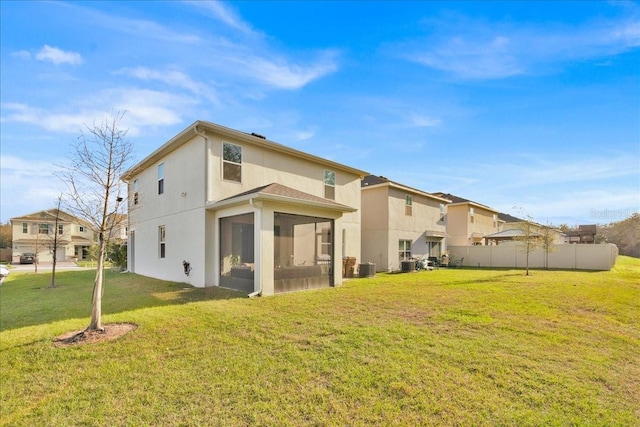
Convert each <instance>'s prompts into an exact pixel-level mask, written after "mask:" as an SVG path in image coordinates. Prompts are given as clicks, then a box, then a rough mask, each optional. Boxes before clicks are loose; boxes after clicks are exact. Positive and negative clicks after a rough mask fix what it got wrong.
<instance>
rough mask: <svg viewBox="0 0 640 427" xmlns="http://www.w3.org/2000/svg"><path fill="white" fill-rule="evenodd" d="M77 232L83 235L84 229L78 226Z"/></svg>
mask: <svg viewBox="0 0 640 427" xmlns="http://www.w3.org/2000/svg"><path fill="white" fill-rule="evenodd" d="M78 231H79V232H80V233H84V227H83V226H82V225H79V226H78Z"/></svg>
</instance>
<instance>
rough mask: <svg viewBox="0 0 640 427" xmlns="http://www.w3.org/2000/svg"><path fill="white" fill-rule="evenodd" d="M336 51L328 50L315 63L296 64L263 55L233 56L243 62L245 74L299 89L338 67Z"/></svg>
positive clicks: (237, 60) (269, 83) (273, 84)
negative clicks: (263, 56)
mask: <svg viewBox="0 0 640 427" xmlns="http://www.w3.org/2000/svg"><path fill="white" fill-rule="evenodd" d="M334 56H335V54H334V53H331V52H327V53H325V54H324V55H322V58H320V59H319V60H318V61H316V63H315V64H311V65H296V64H291V63H288V62H287V61H285V60H280V61H277V62H274V61H271V60H267V59H265V58H262V57H258V56H253V57H245V56H242V55H239V56H236V57H235V58H233V61H234V62H237V63H239V64H241V66H242V67H241V71H242V73H243V74H245V75H247V76H249V77H252V78H255V79H257V80H260V81H262V82H264V83H267V84H268V85H270V86H274V87H276V88H279V89H299V88H301V87H303V86H305V85H306V84H308V83H309V82H311V81H313V80H317V79H319V78H321V77H324V76H325V75H327V74H330V73H333V72H334V71H336V70H337V69H338V67H337V65H336V63H335V61H334Z"/></svg>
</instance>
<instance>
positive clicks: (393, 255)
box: [357, 185, 446, 271]
mask: <svg viewBox="0 0 640 427" xmlns="http://www.w3.org/2000/svg"><path fill="white" fill-rule="evenodd" d="M407 195H411V196H412V197H413V204H412V215H406V213H405V207H406V196H407ZM440 203H441V201H439V200H437V199H433V198H430V197H426V196H424V195H421V194H419V193H414V192H408V191H405V190H402V189H399V188H395V187H391V186H388V185H381V186H373V187H364V188H362V261H361V260H358V261H357V262H373V263H375V264H376V270H377V271H394V270H399V269H400V261H399V257H398V253H399V252H398V242H399V241H400V240H410V241H411V242H412V243H411V252H412V256H414V257H418V256H428V253H427V252H428V249H427V243H426V242H427V237H426V231H427V230H429V231H437V232H441V233H444V232H445V228H446V227H445V223H444V221H443V220H442V219H443V218H442V215H441V213H440ZM441 247H442V251H444V250H445V249H446V243H445V242H444V240H443V241H442V243H441Z"/></svg>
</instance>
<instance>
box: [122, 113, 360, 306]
mask: <svg viewBox="0 0 640 427" xmlns="http://www.w3.org/2000/svg"><path fill="white" fill-rule="evenodd" d="M365 175H366V172H363V171H360V170H358V169H354V168H352V167H349V166H345V165H343V164H339V163H336V162H333V161H330V160H326V159H323V158H320V157H317V156H313V155H311V154H307V153H304V152H301V151H298V150H295V149H292V148H289V147H286V146H284V145H281V144H277V143H275V142H272V141H269V140H267V139H266V138H265V137H263V136H261V135H257V134H250V133H244V132H240V131H237V130H233V129H229V128H226V127H223V126H220V125H217V124H214V123H209V122H204V121H196V122H195V123H193V124H192V125H191V126H189V127H188V128H186V129H185V130H183V131H182V132H180V133H179V134H178V135H176V136H175V137H173V138H172V139H171V140H169V141H168V142H167V143H165V144H164V145H162V146H161V147H160V148H158V149H157V150H156V151H154V152H153V153H151V154H150V155H149V156H148V157H146V158H145V159H144V160H142V161H141V162H140V163H138V164H137V165H135V166H134V167H133V168H131V169H130V170H129V171H128V172H127V173H126V174H125V175H124V177H123V179H124V180H125V181H126V182H128V186H129V239H128V250H129V257H128V263H129V266H128V267H129V271H131V272H135V273H138V274H142V275H146V276H151V277H156V278H161V279H166V280H172V281H183V282H187V283H190V284H191V285H193V286H198V287H204V286H222V287H227V288H232V289H236V290H239V291H243V292H247V293H249V294H258V293H259V294H262V295H273V294H276V293H280V292H288V291H294V290H303V289H311V288H320V287H328V286H336V285H340V284H341V283H342V258H343V257H344V256H353V257H356V258H358V259H359V258H360V180H361V179H362V177H363V176H365Z"/></svg>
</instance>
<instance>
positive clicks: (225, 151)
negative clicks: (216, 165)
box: [222, 142, 242, 182]
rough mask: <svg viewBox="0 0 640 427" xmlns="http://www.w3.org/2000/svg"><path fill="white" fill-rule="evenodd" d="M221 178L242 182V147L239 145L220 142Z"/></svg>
mask: <svg viewBox="0 0 640 427" xmlns="http://www.w3.org/2000/svg"><path fill="white" fill-rule="evenodd" d="M222 179H224V180H226V181H233V182H242V147H240V146H239V145H235V144H231V143H229V142H225V143H223V144H222Z"/></svg>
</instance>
